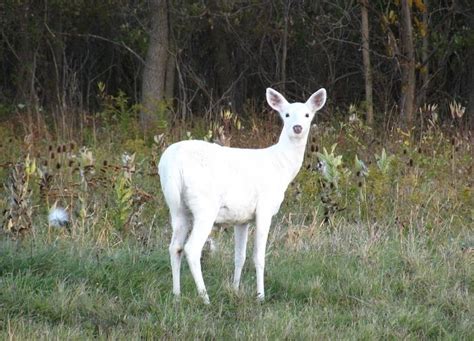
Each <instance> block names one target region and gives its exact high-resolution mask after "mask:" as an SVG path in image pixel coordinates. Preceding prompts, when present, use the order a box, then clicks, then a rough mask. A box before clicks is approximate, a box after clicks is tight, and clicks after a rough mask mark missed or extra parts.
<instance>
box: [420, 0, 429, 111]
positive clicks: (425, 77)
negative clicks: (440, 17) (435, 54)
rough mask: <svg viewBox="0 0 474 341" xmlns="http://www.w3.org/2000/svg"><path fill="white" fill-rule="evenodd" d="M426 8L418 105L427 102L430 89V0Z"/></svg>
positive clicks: (426, 2) (426, 0)
mask: <svg viewBox="0 0 474 341" xmlns="http://www.w3.org/2000/svg"><path fill="white" fill-rule="evenodd" d="M424 3H425V10H424V12H423V27H424V30H423V36H422V42H421V44H422V45H421V60H422V67H421V70H420V73H421V87H420V92H419V95H418V105H419V106H420V105H423V104H424V103H426V92H427V89H428V82H429V76H430V65H429V62H428V48H429V41H428V27H429V23H428V6H429V1H428V0H425V1H424Z"/></svg>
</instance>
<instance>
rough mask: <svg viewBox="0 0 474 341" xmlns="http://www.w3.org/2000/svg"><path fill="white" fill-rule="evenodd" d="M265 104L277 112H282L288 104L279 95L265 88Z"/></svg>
mask: <svg viewBox="0 0 474 341" xmlns="http://www.w3.org/2000/svg"><path fill="white" fill-rule="evenodd" d="M267 102H268V104H269V105H270V106H271V107H272V108H273V109H275V110H276V111H278V112H282V111H283V109H284V107H285V106H287V105H288V104H289V103H288V101H287V100H286V99H285V97H283V95H282V94H281V93H279V92H278V91H276V90H273V89H272V88H267Z"/></svg>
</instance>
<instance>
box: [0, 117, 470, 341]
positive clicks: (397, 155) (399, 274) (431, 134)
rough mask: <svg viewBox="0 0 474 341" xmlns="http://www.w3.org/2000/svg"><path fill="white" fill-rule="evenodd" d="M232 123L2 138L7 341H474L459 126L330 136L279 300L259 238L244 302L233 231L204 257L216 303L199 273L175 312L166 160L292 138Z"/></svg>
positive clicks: (252, 123) (287, 243)
mask: <svg viewBox="0 0 474 341" xmlns="http://www.w3.org/2000/svg"><path fill="white" fill-rule="evenodd" d="M219 120H220V123H219V124H218V125H217V126H216V125H214V126H212V125H211V128H209V125H208V124H207V123H205V122H197V123H194V124H193V125H187V126H186V125H179V126H176V127H171V128H170V129H169V130H167V131H168V133H167V134H163V135H157V136H155V137H154V138H153V139H145V138H143V137H141V136H140V135H139V134H138V133H136V132H135V130H134V129H129V128H128V127H129V126H130V122H118V123H114V126H112V127H111V126H106V125H104V129H102V130H101V129H99V128H97V130H90V131H88V132H86V133H85V135H84V136H83V137H82V139H81V143H78V142H76V141H75V140H74V139H66V138H55V139H53V138H48V137H47V135H43V137H41V138H38V137H37V136H36V135H35V134H34V133H32V132H30V133H28V132H26V133H24V134H23V135H22V134H19V133H17V132H16V131H15V127H14V126H13V125H12V126H9V125H8V124H4V125H2V127H0V136H1V141H0V144H1V145H0V166H1V168H0V179H1V181H2V183H4V188H3V189H2V192H1V196H0V207H1V208H2V211H3V216H2V217H1V218H0V219H1V220H0V221H1V224H2V229H1V234H0V337H1V338H2V339H12V340H15V339H18V340H21V339H66V338H67V339H84V338H99V339H108V338H111V339H127V340H129V339H138V338H146V339H152V338H159V339H170V338H171V339H195V338H206V339H224V338H231V339H432V338H434V339H453V340H472V339H474V321H473V316H474V299H473V295H472V292H473V290H474V270H473V269H474V267H473V264H474V234H473V226H474V193H473V185H474V178H473V176H472V174H473V154H474V153H473V141H474V140H473V139H474V138H473V136H472V135H471V132H469V131H463V130H462V129H459V128H458V127H457V125H456V124H454V125H453V126H443V127H440V126H438V125H437V124H435V123H433V122H432V124H430V125H428V126H426V127H425V128H424V129H423V130H419V131H415V130H412V131H410V130H402V129H395V128H394V129H386V130H384V131H381V132H375V131H372V130H371V129H370V128H368V127H366V126H365V125H364V124H363V123H362V122H361V121H359V120H357V119H352V120H351V121H348V120H344V119H342V120H340V121H334V122H326V123H321V124H318V125H317V126H315V127H314V129H313V131H312V135H311V137H310V141H309V144H308V146H307V155H306V160H305V163H304V167H303V169H302V170H301V172H300V174H299V175H298V177H297V178H296V180H295V181H294V183H293V184H292V185H291V186H290V188H289V189H288V191H287V193H286V198H285V201H284V203H283V205H282V208H281V210H280V212H279V214H278V215H277V216H276V217H275V218H274V220H273V224H272V228H271V231H270V236H269V243H268V250H267V257H266V259H267V267H266V276H265V278H266V294H267V298H266V301H265V302H263V303H257V301H256V298H255V274H254V267H253V264H252V259H251V252H250V251H251V250H252V242H253V241H252V239H253V238H252V232H251V235H250V245H249V252H248V258H247V262H246V265H245V268H244V272H243V277H242V288H241V290H240V292H238V293H235V292H233V290H232V289H231V285H230V283H231V275H232V271H233V231H232V228H231V227H226V226H221V227H218V228H216V230H215V231H214V232H213V238H214V241H215V243H216V245H217V247H216V250H214V251H212V252H211V251H209V250H206V252H205V253H204V254H203V273H204V279H205V281H206V284H207V287H208V292H209V296H210V299H211V305H210V306H205V305H204V304H202V302H201V300H200V299H199V298H198V296H197V294H196V292H195V286H194V282H193V280H192V277H191V274H190V273H189V269H188V268H187V265H186V264H185V262H183V269H182V297H181V300H180V301H176V300H175V299H174V298H173V296H172V294H171V271H170V265H169V258H168V249H167V247H168V243H169V240H170V234H171V233H170V228H169V222H168V212H167V209H166V206H165V204H164V201H163V198H162V195H161V192H160V190H159V178H158V176H157V174H156V164H157V162H158V160H159V156H160V155H161V153H162V151H163V149H164V148H165V147H166V146H167V145H168V144H170V143H171V142H173V141H177V140H180V139H186V138H198V139H203V138H204V139H208V140H209V139H212V138H213V135H215V136H217V138H218V139H220V140H225V141H224V142H226V141H227V142H229V141H230V143H231V145H232V146H243V147H250V146H253V147H260V146H267V145H269V144H270V143H272V141H275V139H276V137H277V136H278V132H279V127H278V123H277V119H276V118H272V119H267V120H260V121H257V120H253V119H252V120H249V121H248V122H240V121H239V120H237V119H236V118H235V117H233V116H232V115H227V116H226V115H225V114H223V115H221V117H220V118H219ZM121 123H123V124H121ZM454 123H456V122H454ZM94 129H96V128H94ZM214 132H217V133H216V134H214ZM18 136H21V138H19V137H18ZM117 136H118V137H117ZM230 137H231V139H230ZM221 142H222V141H221ZM55 205H56V206H60V207H64V208H66V210H67V212H68V213H69V215H70V219H69V222H68V224H66V225H65V226H63V227H55V226H52V225H51V224H49V223H48V219H47V216H48V211H49V209H50V208H51V207H53V206H55Z"/></svg>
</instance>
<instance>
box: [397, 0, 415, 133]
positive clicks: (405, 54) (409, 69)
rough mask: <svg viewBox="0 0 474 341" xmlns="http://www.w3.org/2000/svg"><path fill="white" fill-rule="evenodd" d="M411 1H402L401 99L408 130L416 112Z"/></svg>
mask: <svg viewBox="0 0 474 341" xmlns="http://www.w3.org/2000/svg"><path fill="white" fill-rule="evenodd" d="M409 3H410V1H409V0H401V2H400V4H401V7H402V8H401V16H400V23H401V42H402V44H401V45H402V46H401V50H402V56H401V63H400V65H401V69H402V84H401V98H400V115H401V117H402V120H404V124H405V126H406V127H407V128H411V127H412V125H413V113H414V111H415V85H416V78H415V50H414V46H413V26H412V22H411V10H410V4H409Z"/></svg>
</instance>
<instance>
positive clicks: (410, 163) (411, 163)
mask: <svg viewBox="0 0 474 341" xmlns="http://www.w3.org/2000/svg"><path fill="white" fill-rule="evenodd" d="M408 164H409V166H410V167H413V159H410V161H409V162H408Z"/></svg>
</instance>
